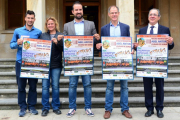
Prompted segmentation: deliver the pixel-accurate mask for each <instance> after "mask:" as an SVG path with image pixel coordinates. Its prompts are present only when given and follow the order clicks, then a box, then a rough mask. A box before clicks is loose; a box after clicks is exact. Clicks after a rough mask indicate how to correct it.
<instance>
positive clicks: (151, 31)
mask: <svg viewBox="0 0 180 120" xmlns="http://www.w3.org/2000/svg"><path fill="white" fill-rule="evenodd" d="M150 28H151V30H150V34H153V28H154V26H151V27H150Z"/></svg>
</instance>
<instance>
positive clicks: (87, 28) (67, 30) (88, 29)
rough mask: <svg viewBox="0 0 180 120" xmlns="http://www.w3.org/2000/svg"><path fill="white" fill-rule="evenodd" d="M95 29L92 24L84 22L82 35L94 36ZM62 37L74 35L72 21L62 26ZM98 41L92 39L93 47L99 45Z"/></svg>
mask: <svg viewBox="0 0 180 120" xmlns="http://www.w3.org/2000/svg"><path fill="white" fill-rule="evenodd" d="M96 33H97V32H96V28H95V25H94V22H92V21H88V20H84V35H94V34H96ZM63 34H64V35H76V33H75V28H74V21H71V22H68V23H66V24H64V32H63ZM99 42H100V40H96V39H94V45H95V44H97V43H99Z"/></svg>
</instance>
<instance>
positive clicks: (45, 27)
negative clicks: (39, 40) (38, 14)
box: [44, 17, 60, 32]
mask: <svg viewBox="0 0 180 120" xmlns="http://www.w3.org/2000/svg"><path fill="white" fill-rule="evenodd" d="M49 20H53V21H54V23H55V26H56V31H58V32H60V30H59V24H58V22H57V20H56V18H54V17H49V18H48V19H46V22H45V26H44V29H45V31H46V32H48V28H47V23H48V21H49Z"/></svg>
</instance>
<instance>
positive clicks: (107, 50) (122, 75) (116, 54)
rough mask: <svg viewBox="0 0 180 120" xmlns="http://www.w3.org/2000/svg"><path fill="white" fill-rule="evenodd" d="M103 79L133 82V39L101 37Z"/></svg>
mask: <svg viewBox="0 0 180 120" xmlns="http://www.w3.org/2000/svg"><path fill="white" fill-rule="evenodd" d="M101 43H102V78H103V79H105V80H119V79H121V80H133V79H134V74H133V57H132V54H131V44H132V39H131V37H101Z"/></svg>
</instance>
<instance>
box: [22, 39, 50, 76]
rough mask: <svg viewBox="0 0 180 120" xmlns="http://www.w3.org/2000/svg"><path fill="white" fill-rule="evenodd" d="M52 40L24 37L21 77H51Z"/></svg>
mask: <svg viewBox="0 0 180 120" xmlns="http://www.w3.org/2000/svg"><path fill="white" fill-rule="evenodd" d="M50 58H51V41H49V40H40V39H30V38H24V40H23V45H22V62H21V73H20V77H21V78H41V79H48V78H49V68H50Z"/></svg>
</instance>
